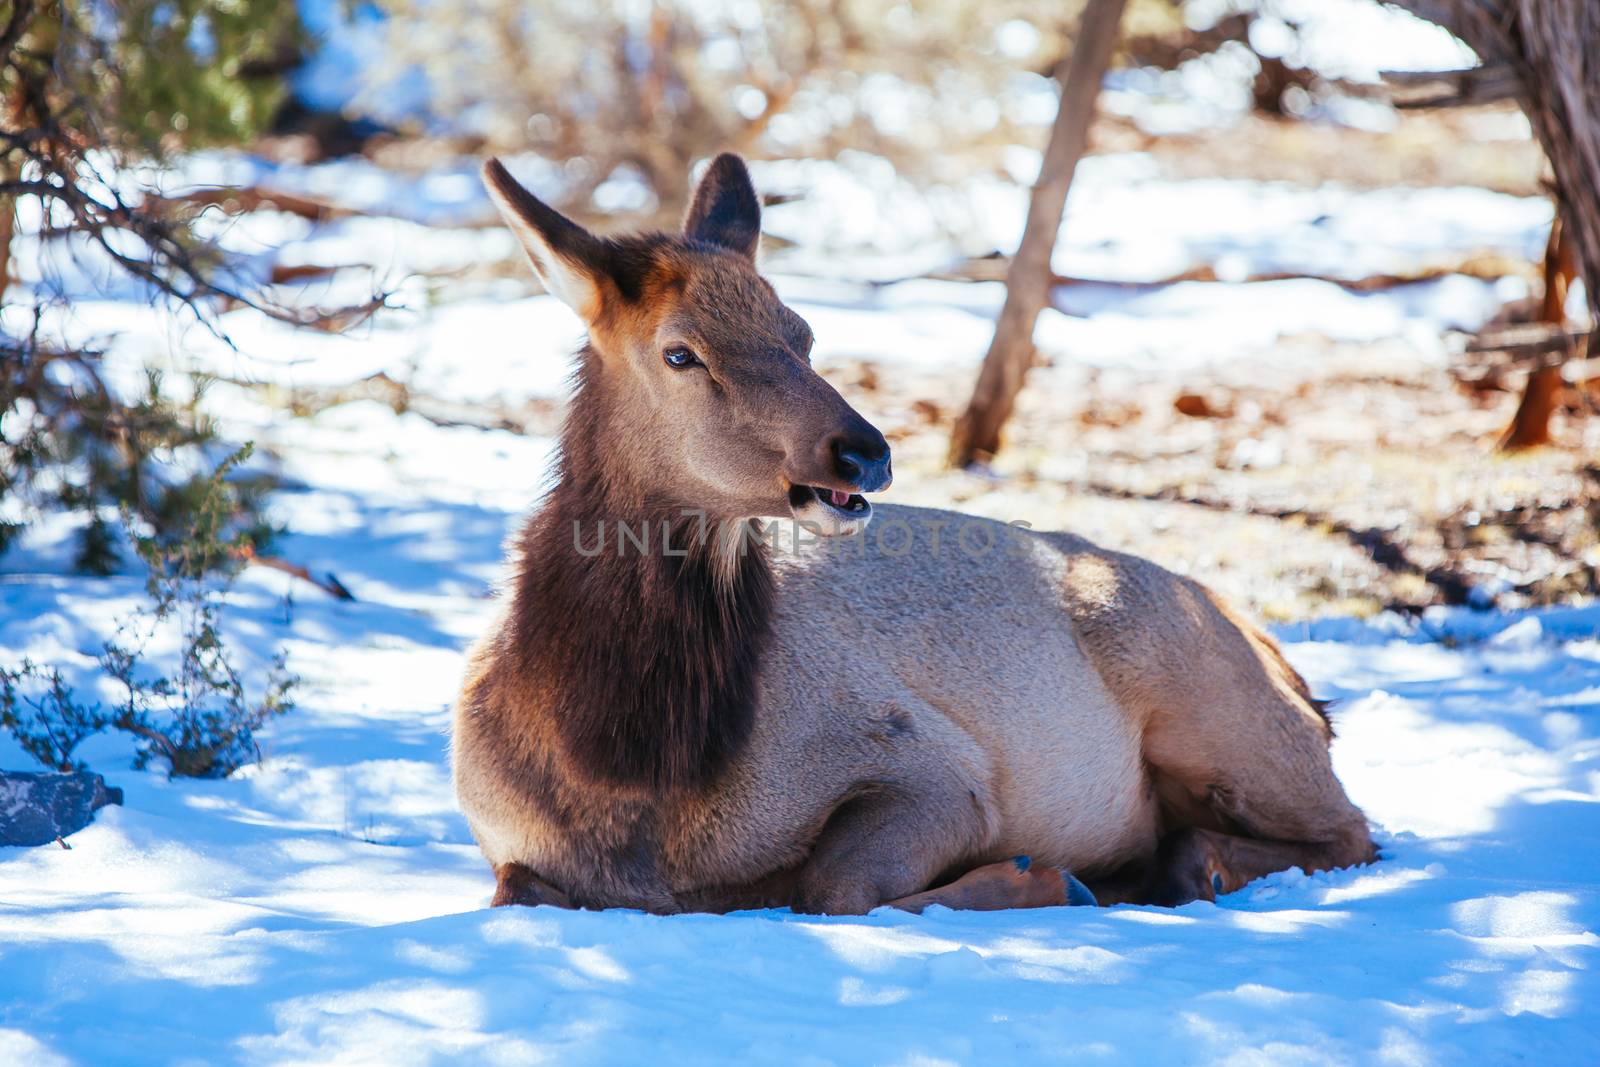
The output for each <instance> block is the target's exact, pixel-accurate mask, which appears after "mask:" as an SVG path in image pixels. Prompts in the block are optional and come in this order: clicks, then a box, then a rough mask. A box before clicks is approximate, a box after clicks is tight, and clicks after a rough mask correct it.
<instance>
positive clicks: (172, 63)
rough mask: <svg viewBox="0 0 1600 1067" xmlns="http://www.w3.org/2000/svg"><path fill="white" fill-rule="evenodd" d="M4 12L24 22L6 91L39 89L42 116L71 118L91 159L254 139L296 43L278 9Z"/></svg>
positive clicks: (126, 7)
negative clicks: (98, 151) (31, 83)
mask: <svg viewBox="0 0 1600 1067" xmlns="http://www.w3.org/2000/svg"><path fill="white" fill-rule="evenodd" d="M7 6H8V7H11V8H12V10H13V11H16V10H24V9H26V11H27V13H28V14H29V15H30V17H29V20H28V23H27V28H26V30H25V31H24V32H23V33H22V34H21V39H20V44H19V47H18V49H17V53H18V54H17V55H16V56H14V57H12V63H11V64H10V65H9V66H8V67H7V68H6V72H5V73H6V74H7V75H9V77H8V78H7V80H25V79H27V78H28V77H29V76H30V75H32V76H33V77H35V78H38V79H39V84H40V85H41V86H42V87H43V89H44V93H45V95H46V98H47V99H46V100H45V101H41V102H43V103H45V104H46V106H47V107H49V108H51V109H52V110H55V111H57V112H67V111H69V110H70V111H72V112H75V114H72V115H70V116H69V118H68V121H69V122H71V124H72V125H73V126H74V127H76V128H78V129H79V130H80V131H81V132H82V133H84V134H87V135H90V136H91V137H92V138H93V140H94V141H97V142H100V144H99V147H102V148H113V149H118V150H121V151H122V152H126V153H128V154H131V155H137V156H145V157H159V156H160V155H161V154H163V153H164V152H165V151H169V150H172V149H176V148H180V147H183V148H202V147H208V146H214V145H220V144H236V143H239V142H240V141H244V140H248V139H249V138H251V137H254V136H256V135H257V134H258V133H260V132H261V131H262V130H264V129H265V128H266V126H267V124H268V123H269V122H271V120H272V117H273V115H274V114H276V112H277V109H278V107H279V106H280V105H281V104H282V102H283V97H284V93H285V79H284V77H283V74H284V72H285V71H286V70H287V69H288V68H289V67H290V66H292V65H293V63H294V62H295V60H296V59H297V58H298V56H299V52H300V48H301V45H302V43H303V31H302V29H301V26H300V20H299V14H298V11H297V9H296V7H295V5H294V4H293V3H282V2H279V0H121V2H119V3H116V4H110V5H108V4H104V3H99V2H96V0H47V2H43V3H37V2H35V3H27V4H25V3H22V2H14V3H12V4H9V5H7ZM30 67H31V68H32V69H31V70H30V69H29V68H30ZM45 67H48V68H49V73H50V77H49V78H40V77H39V75H40V74H42V72H43V68H45Z"/></svg>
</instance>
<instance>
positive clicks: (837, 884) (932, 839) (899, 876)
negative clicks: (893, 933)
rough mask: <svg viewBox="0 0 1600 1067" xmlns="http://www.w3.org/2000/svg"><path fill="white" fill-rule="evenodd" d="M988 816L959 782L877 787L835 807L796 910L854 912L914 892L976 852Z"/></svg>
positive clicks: (799, 888)
mask: <svg viewBox="0 0 1600 1067" xmlns="http://www.w3.org/2000/svg"><path fill="white" fill-rule="evenodd" d="M989 822H990V820H989V819H988V818H987V817H986V815H985V812H984V811H983V808H982V804H981V802H980V801H979V800H977V799H976V798H975V795H974V793H973V792H970V791H969V790H968V789H967V788H966V787H964V786H962V785H961V784H960V783H959V782H949V783H930V784H929V785H928V786H924V787H923V788H922V789H921V790H920V791H918V792H915V793H913V792H909V791H900V790H894V791H889V790H883V791H876V792H873V793H871V794H869V795H867V796H862V797H858V798H856V799H854V800H851V801H849V802H847V803H846V804H844V805H843V806H842V807H840V808H839V809H838V810H837V811H835V812H834V813H833V815H832V817H831V818H829V820H828V822H827V825H826V826H824V827H823V830H822V833H821V835H820V836H819V837H818V838H817V843H816V845H815V847H814V848H813V850H812V853H811V856H810V858H809V859H807V861H806V863H805V866H804V867H803V868H802V869H801V871H800V877H799V880H798V882H797V883H796V885H795V892H794V899H793V902H792V903H793V907H794V909H795V910H796V911H801V912H811V913H815V914H824V915H861V914H865V913H866V912H868V911H871V910H872V909H873V908H876V907H878V906H879V905H880V904H887V903H889V902H891V901H895V900H899V899H901V898H903V897H908V896H910V895H911V894H913V893H920V892H921V891H922V890H924V889H927V888H928V887H929V886H930V885H932V884H933V882H934V879H936V878H937V877H938V876H939V875H940V873H942V872H944V871H947V870H949V869H951V868H952V867H955V866H957V865H958V864H960V863H961V862H962V861H963V860H964V859H965V857H968V856H972V855H974V854H976V853H981V852H982V851H983V849H984V846H985V844H986V843H987V841H986V839H987V837H988V836H989V830H988V826H989Z"/></svg>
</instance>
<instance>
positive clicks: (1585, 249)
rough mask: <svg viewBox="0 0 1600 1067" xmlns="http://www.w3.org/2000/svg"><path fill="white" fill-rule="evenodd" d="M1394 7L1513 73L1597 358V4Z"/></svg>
mask: <svg viewBox="0 0 1600 1067" xmlns="http://www.w3.org/2000/svg"><path fill="white" fill-rule="evenodd" d="M1396 2H1397V3H1398V4H1399V6H1401V7H1404V8H1407V9H1409V10H1410V11H1412V12H1413V13H1415V14H1417V15H1419V16H1421V17H1422V18H1425V19H1427V20H1429V21H1430V22H1436V23H1438V24H1439V25H1441V26H1443V27H1444V28H1445V29H1447V30H1449V31H1450V32H1451V33H1453V34H1455V35H1456V36H1457V37H1459V38H1461V40H1463V41H1465V42H1466V43H1467V44H1468V45H1469V46H1471V48H1472V50H1473V51H1474V52H1477V53H1478V58H1479V59H1481V60H1482V61H1483V63H1484V64H1485V65H1490V64H1498V63H1504V64H1506V65H1508V66H1509V67H1510V68H1511V69H1512V70H1513V71H1514V72H1515V75H1516V83H1517V96H1518V103H1520V104H1521V105H1522V110H1523V111H1524V112H1526V113H1527V116H1528V122H1529V124H1530V125H1532V127H1533V132H1534V134H1535V135H1536V136H1537V137H1538V138H1539V144H1540V145H1541V146H1542V147H1543V148H1544V153H1545V155H1546V156H1547V157H1548V158H1549V160H1550V169H1551V170H1552V171H1553V172H1554V173H1555V180H1556V200H1557V206H1556V214H1557V215H1558V217H1559V218H1560V219H1561V226H1562V231H1563V234H1562V236H1563V237H1564V238H1565V239H1566V241H1567V242H1568V243H1570V246H1571V249H1572V252H1573V254H1575V256H1576V259H1577V265H1578V270H1579V272H1580V273H1581V275H1582V277H1583V281H1584V294H1585V297H1586V299H1587V302H1588V305H1589V318H1590V321H1591V323H1592V324H1593V325H1594V326H1595V327H1597V328H1596V329H1593V330H1591V332H1590V334H1589V337H1590V341H1589V347H1590V355H1597V354H1600V3H1596V2H1595V0H1396ZM1556 373H1557V374H1558V375H1559V368H1558V369H1557V371H1556ZM1547 384H1548V383H1547ZM1532 385H1533V383H1530V389H1529V393H1530V395H1531V394H1533V393H1534V392H1535V390H1534V389H1533V388H1532ZM1557 386H1559V381H1557ZM1551 402H1552V403H1553V400H1552V401H1551ZM1519 414H1520V413H1519Z"/></svg>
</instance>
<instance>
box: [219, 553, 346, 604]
mask: <svg viewBox="0 0 1600 1067" xmlns="http://www.w3.org/2000/svg"><path fill="white" fill-rule="evenodd" d="M239 558H240V559H243V560H244V561H245V562H246V563H255V564H259V565H260V566H263V567H270V568H271V569H272V570H275V571H282V572H283V573H284V574H289V575H293V576H294V577H296V578H299V579H301V580H302V581H306V582H310V583H311V584H312V585H314V586H316V587H317V588H318V589H320V590H322V591H323V592H324V593H327V594H328V595H329V596H331V597H333V598H334V599H335V600H354V599H355V598H356V597H355V594H354V593H352V592H350V590H349V589H347V588H345V584H344V583H343V582H341V581H340V580H339V578H338V576H337V575H335V574H333V573H331V572H330V573H328V574H326V575H324V576H323V577H321V578H318V577H317V576H316V575H314V574H312V573H311V572H310V571H308V570H306V569H305V568H304V567H302V566H300V564H298V563H291V562H289V561H288V560H286V559H280V558H279V557H277V556H263V555H260V554H258V553H257V552H256V550H255V547H254V546H252V545H245V546H244V547H242V548H241V549H239Z"/></svg>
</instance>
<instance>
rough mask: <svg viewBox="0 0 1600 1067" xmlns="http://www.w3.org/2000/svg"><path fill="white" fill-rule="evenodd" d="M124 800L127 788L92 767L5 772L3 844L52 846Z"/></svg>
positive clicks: (0, 780) (0, 782)
mask: <svg viewBox="0 0 1600 1067" xmlns="http://www.w3.org/2000/svg"><path fill="white" fill-rule="evenodd" d="M121 803H122V790H120V789H117V788H114V787H111V786H107V785H106V780H105V779H104V778H102V777H100V776H99V775H98V774H94V773H92V772H90V771H73V772H72V773H70V774H62V773H58V772H46V773H37V774H36V773H32V772H28V771H0V845H48V844H49V843H50V842H52V841H54V840H55V839H56V838H58V837H66V836H67V835H68V834H73V833H77V832H78V831H79V830H82V829H83V828H84V827H85V826H88V825H89V823H91V822H92V821H94V813H95V812H96V811H99V810H100V809H101V808H103V807H105V806H106V805H107V804H121Z"/></svg>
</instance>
